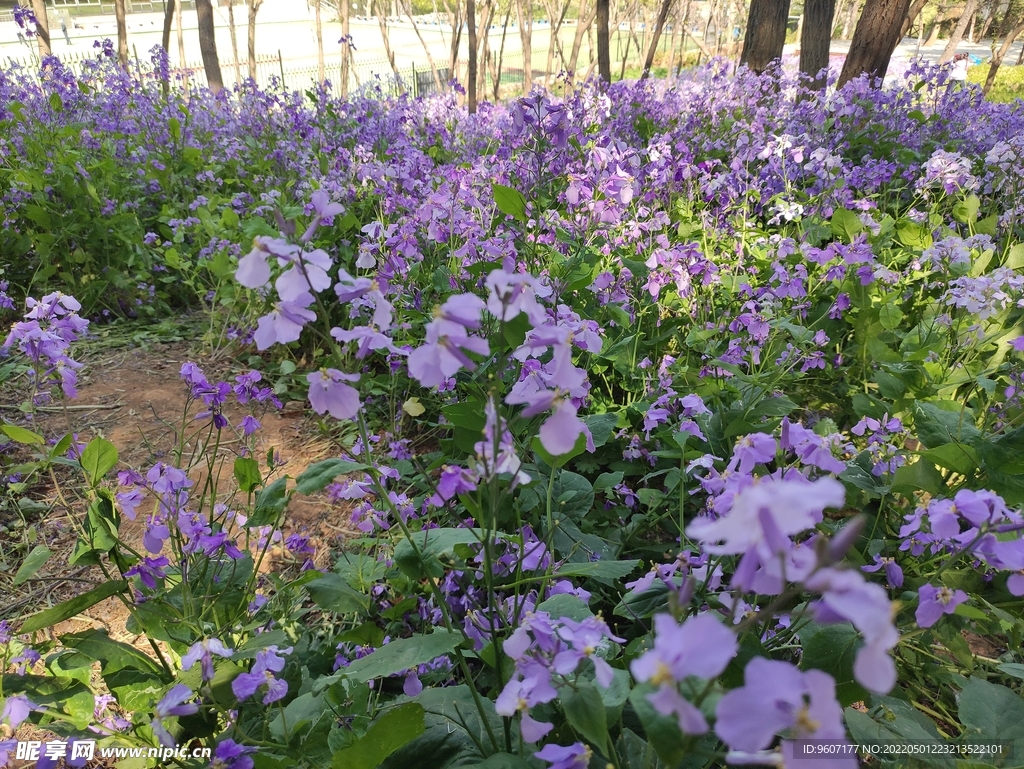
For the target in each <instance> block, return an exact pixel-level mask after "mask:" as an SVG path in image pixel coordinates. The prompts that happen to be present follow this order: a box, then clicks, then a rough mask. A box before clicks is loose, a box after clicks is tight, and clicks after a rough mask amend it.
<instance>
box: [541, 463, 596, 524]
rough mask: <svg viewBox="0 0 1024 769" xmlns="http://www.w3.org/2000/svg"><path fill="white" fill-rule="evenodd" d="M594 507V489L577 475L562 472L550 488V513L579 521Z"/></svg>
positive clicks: (566, 471)
mask: <svg viewBox="0 0 1024 769" xmlns="http://www.w3.org/2000/svg"><path fill="white" fill-rule="evenodd" d="M593 506H594V487H593V486H591V485H590V481H588V480H587V479H586V478H584V477H583V476H582V475H579V474H578V473H571V472H569V471H568V470H563V471H562V472H560V473H559V474H558V477H557V478H555V482H554V484H553V485H552V488H551V507H552V512H554V513H557V514H558V515H559V516H564V517H566V518H569V519H570V520H573V521H579V520H581V519H582V518H583V516H585V515H586V514H587V513H589V512H590V509H591V508H592V507H593Z"/></svg>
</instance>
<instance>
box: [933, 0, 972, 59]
mask: <svg viewBox="0 0 1024 769" xmlns="http://www.w3.org/2000/svg"><path fill="white" fill-rule="evenodd" d="M977 12H978V0H967V6H966V7H965V8H964V12H963V15H961V16H960V21H958V22H957V23H956V27H955V28H954V29H953V34H951V35H950V36H949V42H948V43H946V50H944V51H943V52H942V56H940V57H939V64H945V63H946V62H947V61H951V60H952V59H953V57H954V56H955V55H956V47H957V46H958V45H960V41H961V40H963V39H964V32H966V31H967V26H968V25H969V24H970V23H971V22H972V21H973V20H974V14H975V13H977Z"/></svg>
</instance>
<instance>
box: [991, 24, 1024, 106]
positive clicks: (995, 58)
mask: <svg viewBox="0 0 1024 769" xmlns="http://www.w3.org/2000/svg"><path fill="white" fill-rule="evenodd" d="M1022 32H1024V22H1021V23H1019V24H1018V25H1017V26H1016V27H1014V28H1013V29H1012V30H1010V32H1009V33H1008V34H1007V35H1006V37H1005V38H1004V39H1003V44H1002V45H1001V46H999V50H998V51H996V52H995V53H994V54H993V55H992V62H991V63H990V64H989V65H988V77H986V78H985V85H984V86H983V87H982V89H981V95H982V96H988V92H989V91H991V90H992V86H993V85H995V82H996V73H997V72H998V71H999V66H1000V65H1001V64H1002V63H1003V58H1004V57H1005V56H1006V52H1007V51H1009V50H1010V46H1012V45H1013V41H1014V40H1016V39H1017V38H1018V37H1019V36H1020V34H1021V33H1022Z"/></svg>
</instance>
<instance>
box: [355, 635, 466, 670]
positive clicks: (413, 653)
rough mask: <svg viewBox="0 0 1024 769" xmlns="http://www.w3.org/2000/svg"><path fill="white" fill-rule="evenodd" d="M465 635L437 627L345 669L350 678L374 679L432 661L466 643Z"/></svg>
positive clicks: (372, 654)
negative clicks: (431, 631) (463, 641)
mask: <svg viewBox="0 0 1024 769" xmlns="http://www.w3.org/2000/svg"><path fill="white" fill-rule="evenodd" d="M462 640H463V638H462V634H461V633H453V632H449V631H447V630H435V631H434V632H433V633H431V634H430V635H422V636H413V637H412V638H399V639H397V640H394V641H392V642H391V643H389V644H388V645H387V646H382V647H380V648H379V649H377V651H375V652H373V653H371V654H368V655H366V656H365V657H363V658H362V659H358V660H356V661H355V662H353V663H352V664H351V665H349V666H348V667H347V668H345V670H344V671H343V675H344V676H345V677H346V678H352V679H355V680H357V681H363V682H365V681H370V680H372V679H374V678H384V677H385V676H389V675H392V674H394V673H398V672H400V671H402V670H408V669H409V668H414V667H416V666H417V665H422V664H423V663H424V662H430V661H431V660H433V659H436V658H437V657H440V656H441V655H442V654H448V653H449V652H451V651H452V650H454V649H455V648H456V647H457V646H458V645H459V644H461V643H462Z"/></svg>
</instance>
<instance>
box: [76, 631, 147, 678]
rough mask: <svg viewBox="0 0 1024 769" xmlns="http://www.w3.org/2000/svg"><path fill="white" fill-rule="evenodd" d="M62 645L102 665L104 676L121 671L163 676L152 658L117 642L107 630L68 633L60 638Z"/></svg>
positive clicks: (132, 647)
mask: <svg viewBox="0 0 1024 769" xmlns="http://www.w3.org/2000/svg"><path fill="white" fill-rule="evenodd" d="M60 640H61V643H63V644H64V645H65V646H67V647H68V648H70V649H76V650H77V651H78V652H79V653H80V654H84V655H85V656H86V657H88V658H89V659H92V660H96V661H97V662H99V663H100V665H101V668H100V669H101V670H102V671H103V674H104V675H108V674H110V673H116V672H117V671H119V670H125V669H130V670H140V671H143V672H146V673H153V674H162V673H163V672H164V671H163V668H162V667H160V666H159V665H158V664H157V663H156V662H155V661H154V660H153V658H152V657H150V656H149V655H148V654H145V653H144V652H141V651H139V650H138V649H136V648H135V647H134V646H129V645H128V644H126V643H122V642H121V641H115V640H114V639H113V638H111V637H110V636H109V635H107V631H106V630H99V629H94V630H86V631H84V632H82V633H68V634H66V635H62V636H61V637H60Z"/></svg>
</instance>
